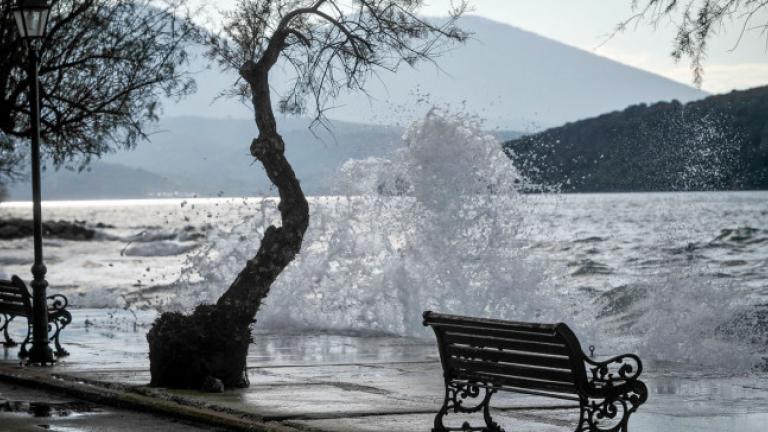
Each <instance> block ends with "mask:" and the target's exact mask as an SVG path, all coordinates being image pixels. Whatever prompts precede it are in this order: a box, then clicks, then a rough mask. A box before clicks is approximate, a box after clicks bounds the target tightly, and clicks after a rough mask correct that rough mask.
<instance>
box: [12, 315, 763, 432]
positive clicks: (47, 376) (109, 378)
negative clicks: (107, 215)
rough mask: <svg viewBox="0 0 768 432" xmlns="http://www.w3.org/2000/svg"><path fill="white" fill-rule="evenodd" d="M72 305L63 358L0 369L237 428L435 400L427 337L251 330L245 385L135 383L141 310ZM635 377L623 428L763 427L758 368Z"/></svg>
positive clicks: (363, 420)
mask: <svg viewBox="0 0 768 432" xmlns="http://www.w3.org/2000/svg"><path fill="white" fill-rule="evenodd" d="M73 315H74V316H75V319H74V322H73V324H72V325H71V326H70V327H69V328H67V329H66V330H65V332H64V333H62V340H63V341H65V342H66V347H67V349H69V351H70V352H71V353H72V355H71V356H70V357H67V358H65V359H64V360H62V361H60V362H59V364H57V365H56V366H54V367H49V368H42V369H41V368H23V369H22V368H19V362H18V360H17V359H16V357H15V356H16V351H17V348H11V349H6V350H5V352H4V357H3V353H2V351H0V358H3V359H4V360H3V361H2V365H1V366H0V369H1V370H0V375H2V376H3V377H4V379H5V380H6V381H8V380H10V381H12V382H16V383H21V384H25V385H37V384H35V383H36V382H39V383H40V386H42V387H46V388H49V389H54V390H56V391H64V392H66V394H68V395H69V396H70V397H72V398H75V399H78V398H90V399H94V397H96V399H99V398H101V399H100V400H104V401H105V403H118V404H119V405H121V406H125V407H129V408H132V409H134V410H136V409H138V410H143V409H146V410H148V411H154V412H158V413H165V414H169V413H170V414H173V413H174V410H178V411H179V412H180V413H181V414H180V417H181V418H186V419H191V420H198V421H199V420H202V421H210V422H211V423H214V424H219V425H224V426H229V427H232V428H234V429H241V430H249V429H250V430H274V431H278V430H280V431H328V432H330V431H337V432H342V431H343V432H362V431H371V432H373V431H382V432H383V431H388V432H391V431H397V432H410V431H420V432H427V431H429V430H430V429H431V426H432V420H433V418H434V414H435V412H436V411H437V410H438V408H439V406H440V404H441V401H442V395H443V387H442V381H441V370H440V364H439V361H438V358H437V352H436V349H435V346H434V342H433V341H432V340H426V341H425V340H418V339H409V338H395V337H360V336H358V335H355V334H348V335H338V334H322V333H314V334H306V333H303V334H298V333H297V334H290V333H288V334H283V333H281V334H275V333H262V332H258V333H257V334H255V342H254V344H253V345H252V347H251V351H250V354H249V359H248V365H249V370H248V372H249V377H250V380H251V386H250V387H249V388H248V389H243V390H237V391H228V392H225V393H222V394H207V393H199V392H191V391H165V390H163V389H149V388H147V387H146V384H147V383H148V382H149V363H148V359H147V344H146V341H145V339H144V337H145V336H144V335H145V333H146V331H147V327H146V325H147V324H148V323H149V322H150V321H151V319H152V315H151V314H150V313H139V314H138V316H137V317H136V318H134V316H133V315H132V314H130V313H128V312H125V311H119V312H115V311H108V310H87V309H85V310H74V311H73ZM15 331H17V332H20V331H21V328H20V327H17V328H16V329H15ZM17 334H18V333H17ZM644 381H646V383H648V387H649V390H650V392H651V394H650V397H649V401H648V403H646V404H645V405H643V406H642V407H641V409H640V412H638V413H637V414H635V415H634V416H633V417H632V420H631V423H630V426H631V428H632V430H633V431H648V432H651V431H660V432H661V431H664V432H674V431H680V432H683V431H690V430H697V431H709V430H712V431H723V430H726V431H743V432H752V431H754V432H757V431H760V432H764V431H765V430H766V427H767V426H768V377H766V376H762V377H761V376H743V377H711V376H710V377H702V376H698V375H697V374H695V373H687V374H684V373H680V372H670V371H664V370H660V369H659V368H658V367H655V368H654V367H649V368H648V373H647V374H646V375H645V378H644ZM89 392H90V393H89ZM94 394H95V395H96V396H93V395H94ZM2 397H3V396H2V388H0V399H2ZM153 404H154V405H153ZM494 405H495V407H496V408H497V410H496V412H495V413H494V417H495V419H496V420H497V421H498V422H499V423H500V424H501V425H502V426H503V427H504V428H505V429H506V430H508V431H517V430H530V431H567V430H573V429H574V428H575V425H576V420H577V418H578V410H577V409H574V408H575V406H574V405H571V404H568V403H567V402H566V403H563V402H562V401H555V400H551V399H543V398H536V397H530V396H522V395H510V394H500V395H498V397H496V396H495V399H494ZM155 407H157V409H155ZM0 418H1V416H0ZM462 420H463V419H462ZM66 430H68V431H69V430H72V431H80V430H90V429H77V428H74V429H66Z"/></svg>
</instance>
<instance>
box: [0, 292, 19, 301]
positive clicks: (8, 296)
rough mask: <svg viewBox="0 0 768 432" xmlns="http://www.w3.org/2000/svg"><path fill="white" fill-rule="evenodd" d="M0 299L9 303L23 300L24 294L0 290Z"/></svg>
mask: <svg viewBox="0 0 768 432" xmlns="http://www.w3.org/2000/svg"><path fill="white" fill-rule="evenodd" d="M0 301H9V302H11V303H15V302H23V301H24V296H22V295H21V294H15V293H9V292H3V291H0Z"/></svg>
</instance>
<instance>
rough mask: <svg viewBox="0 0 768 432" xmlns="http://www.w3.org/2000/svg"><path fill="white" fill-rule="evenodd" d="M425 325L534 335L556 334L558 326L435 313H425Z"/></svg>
mask: <svg viewBox="0 0 768 432" xmlns="http://www.w3.org/2000/svg"><path fill="white" fill-rule="evenodd" d="M424 323H425V324H429V325H438V324H459V325H467V324H471V325H474V326H479V327H483V328H495V329H506V330H518V331H527V332H532V333H554V331H555V327H556V325H554V324H539V323H527V322H521V321H505V320H499V319H491V318H475V317H465V316H459V315H449V314H439V313H435V312H428V313H425V315H424Z"/></svg>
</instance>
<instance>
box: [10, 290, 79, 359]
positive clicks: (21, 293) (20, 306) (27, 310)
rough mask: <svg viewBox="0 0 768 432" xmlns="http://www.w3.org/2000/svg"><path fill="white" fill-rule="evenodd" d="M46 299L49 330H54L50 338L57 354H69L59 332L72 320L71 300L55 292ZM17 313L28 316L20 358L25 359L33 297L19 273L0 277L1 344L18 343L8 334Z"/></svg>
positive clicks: (29, 336) (12, 345) (60, 355)
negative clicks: (69, 308)
mask: <svg viewBox="0 0 768 432" xmlns="http://www.w3.org/2000/svg"><path fill="white" fill-rule="evenodd" d="M47 299H48V303H47V308H48V333H49V334H51V332H52V334H51V336H50V341H51V342H53V343H54V347H55V351H54V354H55V355H56V356H57V357H64V356H68V355H69V352H67V350H65V349H64V348H63V347H62V346H61V342H60V341H59V334H60V333H61V331H62V330H64V328H65V327H66V326H67V325H69V323H71V322H72V314H71V313H70V312H69V311H68V310H67V305H68V304H69V302H68V300H67V298H66V297H65V296H64V295H62V294H54V295H51V296H48V297H47ZM18 316H22V317H25V318H27V335H26V337H25V338H24V341H23V342H22V343H21V348H20V349H19V357H21V358H26V357H28V353H29V351H28V350H27V345H29V344H30V343H31V340H32V296H31V295H30V293H29V289H27V285H26V284H25V283H24V281H22V280H21V279H20V278H19V277H18V276H13V277H11V280H9V281H8V280H2V279H0V331H2V332H3V336H4V337H5V341H4V342H2V344H3V345H5V346H6V347H14V346H17V345H18V343H16V341H14V340H13V339H12V338H11V336H10V335H9V334H8V326H9V324H10V323H11V322H12V321H13V320H14V319H15V318H16V317H18Z"/></svg>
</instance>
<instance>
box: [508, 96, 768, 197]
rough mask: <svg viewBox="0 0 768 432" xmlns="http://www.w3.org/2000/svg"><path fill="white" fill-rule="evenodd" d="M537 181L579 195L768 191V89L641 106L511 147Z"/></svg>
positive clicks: (518, 161) (548, 132)
mask: <svg viewBox="0 0 768 432" xmlns="http://www.w3.org/2000/svg"><path fill="white" fill-rule="evenodd" d="M505 149H506V150H507V153H508V154H509V155H510V157H512V159H513V160H514V161H515V162H516V164H517V165H518V166H519V167H520V168H521V169H522V170H523V172H524V173H525V174H526V175H527V176H528V177H529V178H531V179H532V180H534V181H536V182H539V183H544V184H548V185H559V186H561V187H562V189H563V190H564V191H572V192H620V191H702V190H741V189H766V188H768V87H759V88H755V89H751V90H746V91H734V92H731V93H729V94H724V95H717V96H712V97H709V98H706V99H703V100H700V101H696V102H691V103H688V104H681V103H680V102H677V101H673V102H662V103H656V104H653V105H645V104H640V105H634V106H631V107H629V108H627V109H625V110H623V111H617V112H612V113H610V114H605V115H601V116H599V117H595V118H592V119H587V120H582V121H578V122H574V123H569V124H566V125H564V126H562V127H557V128H553V129H549V130H546V131H544V132H541V133H538V134H534V135H530V136H526V137H523V138H520V139H517V140H513V141H509V142H507V143H505Z"/></svg>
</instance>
